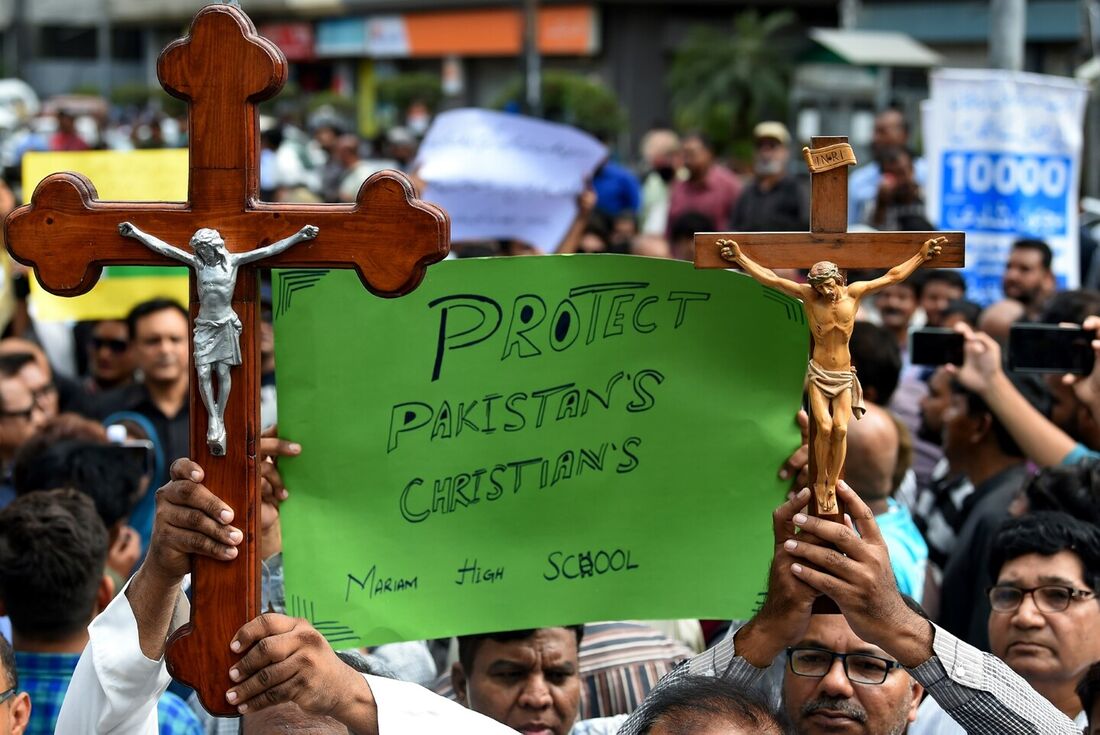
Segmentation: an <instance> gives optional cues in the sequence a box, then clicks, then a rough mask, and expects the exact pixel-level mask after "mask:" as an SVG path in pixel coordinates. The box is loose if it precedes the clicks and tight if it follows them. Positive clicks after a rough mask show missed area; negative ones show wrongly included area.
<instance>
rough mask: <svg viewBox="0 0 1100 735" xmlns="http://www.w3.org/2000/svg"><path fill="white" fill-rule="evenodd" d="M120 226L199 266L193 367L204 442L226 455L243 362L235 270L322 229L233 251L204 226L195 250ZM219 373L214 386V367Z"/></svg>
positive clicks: (155, 247) (145, 242)
mask: <svg viewBox="0 0 1100 735" xmlns="http://www.w3.org/2000/svg"><path fill="white" fill-rule="evenodd" d="M118 231H119V233H120V234H121V235H123V236H125V237H130V238H133V239H135V240H137V241H138V242H140V243H141V244H142V245H145V246H146V247H147V248H149V249H150V250H152V251H153V252H155V253H158V254H160V255H165V256H167V257H169V258H174V259H176V260H178V261H180V262H182V263H185V264H186V265H188V266H190V267H191V268H193V269H194V271H195V283H196V284H197V288H198V292H199V314H198V317H197V318H196V319H195V338H194V348H195V353H194V357H195V370H196V372H197V373H198V376H199V394H200V395H201V396H202V402H203V405H205V406H206V412H207V414H208V415H209V417H210V420H209V422H208V428H207V431H206V443H207V445H208V446H209V447H210V453H211V454H214V455H216V456H219V457H221V456H224V455H225V407H226V404H227V403H229V390H230V388H231V387H232V378H231V376H230V370H231V368H233V367H235V366H237V365H240V364H241V320H240V318H239V317H238V316H237V313H236V312H235V311H233V291H234V290H235V289H236V288H237V271H238V269H239V268H240V267H241V266H242V265H246V264H248V263H253V262H255V261H257V260H262V259H263V258H267V257H271V256H274V255H278V254H279V253H281V252H283V251H284V250H286V249H288V248H290V247H291V246H292V245H297V244H298V243H300V242H304V241H306V240H312V239H313V238H315V237H317V233H318V229H317V228H316V227H314V226H313V225H306V226H305V227H303V228H302V229H301V230H299V231H298V232H296V233H295V234H293V235H291V236H290V237H288V238H286V239H285V240H280V241H279V242H277V243H274V244H272V245H268V246H267V247H263V248H257V249H255V250H250V251H248V252H245V253H230V252H229V251H228V250H227V249H226V247H225V241H224V240H223V239H222V236H221V235H220V234H219V233H218V231H217V230H211V229H209V228H203V229H201V230H199V231H197V232H196V233H195V234H194V236H192V238H191V249H192V250H193V251H194V255H192V254H191V253H187V252H184V251H183V250H180V249H179V248H177V247H173V246H172V245H169V244H168V243H166V242H164V241H163V240H159V239H157V238H156V237H153V236H152V235H149V234H147V233H145V232H142V231H141V230H139V229H138V228H137V227H135V226H134V225H132V224H131V223H129V222H123V223H122V224H120V225H119V226H118ZM215 372H216V373H217V375H218V391H217V393H216V394H215V391H214V379H213V373H215Z"/></svg>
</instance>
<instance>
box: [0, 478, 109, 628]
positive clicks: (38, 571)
mask: <svg viewBox="0 0 1100 735" xmlns="http://www.w3.org/2000/svg"><path fill="white" fill-rule="evenodd" d="M106 561H107V529H106V528H105V527H104V525H103V521H101V520H100V519H99V516H98V515H97V514H96V510H95V504H94V503H92V499H91V498H89V497H88V496H87V495H84V494H83V493H79V492H77V491H76V490H43V491H39V492H34V493H31V494H29V495H24V496H22V497H20V498H16V499H15V500H14V501H12V503H11V505H9V506H8V507H7V508H4V510H2V511H0V599H3V601H4V605H5V607H6V608H7V612H8V616H9V617H10V618H11V625H12V629H13V630H14V631H15V632H16V634H17V635H22V636H27V637H28V638H34V639H37V640H41V641H60V640H62V639H64V638H66V637H68V636H71V635H73V634H75V633H78V632H79V631H81V630H83V629H84V628H85V627H86V626H87V625H88V623H89V622H90V621H91V619H92V613H93V612H94V611H95V601H96V593H97V592H98V590H99V584H100V580H101V579H102V577H103V567H104V564H105V563H106Z"/></svg>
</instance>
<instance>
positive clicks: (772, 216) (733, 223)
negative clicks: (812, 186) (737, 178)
mask: <svg viewBox="0 0 1100 735" xmlns="http://www.w3.org/2000/svg"><path fill="white" fill-rule="evenodd" d="M752 137H753V142H754V145H755V148H754V153H753V157H752V168H753V173H754V174H755V175H754V177H753V180H752V184H750V185H749V186H748V187H746V188H745V190H744V192H742V194H741V197H740V198H739V199H738V200H737V204H735V205H734V207H733V212H731V213H730V228H731V229H733V230H736V231H738V232H794V231H799V230H808V229H809V227H810V201H809V197H807V196H806V191H805V189H804V188H803V187H802V186H801V185H800V184H799V183H798V181H797V180H796V179H795V178H794V177H793V176H791V175H790V174H789V173H788V168H789V167H788V164H789V163H790V160H791V148H790V144H791V134H790V133H789V132H787V126H786V125H784V124H783V123H781V122H774V121H769V122H762V123H760V124H759V125H757V126H756V127H755V128H754V129H753V133H752Z"/></svg>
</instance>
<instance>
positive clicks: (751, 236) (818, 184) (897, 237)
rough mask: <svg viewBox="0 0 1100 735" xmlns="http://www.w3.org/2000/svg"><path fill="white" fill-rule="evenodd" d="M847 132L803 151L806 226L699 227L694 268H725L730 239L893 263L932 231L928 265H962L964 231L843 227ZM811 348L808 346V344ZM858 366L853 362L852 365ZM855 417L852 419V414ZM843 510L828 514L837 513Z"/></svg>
mask: <svg viewBox="0 0 1100 735" xmlns="http://www.w3.org/2000/svg"><path fill="white" fill-rule="evenodd" d="M847 142H848V138H847V137H846V136H819V137H815V138H813V139H812V141H811V145H812V151H811V152H806V157H807V164H809V163H810V160H809V159H810V157H811V156H813V158H814V162H815V164H816V165H817V166H819V167H829V166H832V168H828V170H823V171H813V168H811V171H813V173H812V176H811V198H810V204H811V207H810V231H809V232H746V233H728V232H700V233H696V235H695V267H696V268H729V267H731V265H732V264H731V263H730V262H729V261H728V260H725V259H724V258H723V257H722V256H721V255H720V253H719V250H720V247H719V245H718V241H719V240H735V241H737V243H738V245H740V247H741V250H742V251H743V252H744V253H745V254H746V255H747V256H748V257H749V258H750V259H752V260H754V261H756V262H757V263H759V264H760V265H762V266H764V267H766V268H772V269H775V268H809V267H810V266H811V265H813V264H814V263H816V262H819V261H822V260H829V261H832V262H834V263H836V264H837V265H838V266H840V268H842V269H848V268H892V267H894V266H896V265H898V264H900V263H902V262H904V261H906V260H908V259H909V258H911V257H913V256H914V255H915V254H916V253H917V252H918V251H919V250H920V248H921V245H922V244H923V243H924V242H925V241H926V240H928V239H929V238H933V237H944V238H946V242H944V243H943V250H942V252H941V253H940V254H939V255H938V256H937V257H936V258H935V259H933V260H931V261H929V263H928V265H929V266H931V267H934V268H961V267H962V266H963V259H964V251H965V237H964V235H963V233H961V232H848V165H850V164H853V163H855V159H854V158H848V157H847V156H848V155H850V149H847V146H846V145H845V144H846V143H847ZM811 352H812V346H811ZM857 367H858V366H857ZM810 419H811V420H810V446H811V447H813V444H814V421H813V416H811V417H810ZM853 420H854V419H853ZM814 454H815V453H814V452H813V451H811V452H810V477H811V478H814V477H815V476H816V467H815V465H816V458H815V456H814ZM810 512H811V513H813V514H815V515H820V514H819V513H818V509H817V502H816V498H814V497H813V496H811V501H810ZM843 513H844V509H843V507H841V508H840V509H839V513H837V514H830V516H829V517H833V518H839V517H842V516H843Z"/></svg>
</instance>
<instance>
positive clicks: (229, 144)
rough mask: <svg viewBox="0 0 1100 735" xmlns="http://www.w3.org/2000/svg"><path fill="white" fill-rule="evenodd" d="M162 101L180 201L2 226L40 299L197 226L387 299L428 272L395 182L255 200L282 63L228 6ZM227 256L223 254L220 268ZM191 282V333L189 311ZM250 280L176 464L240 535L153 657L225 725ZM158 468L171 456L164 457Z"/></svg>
mask: <svg viewBox="0 0 1100 735" xmlns="http://www.w3.org/2000/svg"><path fill="white" fill-rule="evenodd" d="M157 73H158V76H159V77H160V81H161V84H162V85H163V86H164V88H165V89H166V90H167V91H168V93H169V94H171V95H173V96H175V97H179V98H180V99H183V100H185V101H187V102H188V103H189V104H190V120H189V135H190V138H189V140H190V179H189V186H188V201H186V202H178V203H127V202H103V201H99V200H98V199H97V195H96V190H95V187H94V186H93V185H92V183H91V182H90V181H88V180H87V179H86V178H84V177H83V176H81V175H79V174H72V173H61V174H54V175H52V176H49V177H48V178H46V179H45V180H44V181H42V183H41V184H39V186H38V187H37V188H36V189H35V191H34V196H33V198H32V200H31V202H30V203H29V204H28V205H26V206H24V207H21V208H20V209H18V210H16V211H15V212H13V213H12V214H11V215H10V216H9V217H8V219H7V221H6V222H5V224H4V231H5V235H6V238H7V244H8V249H9V250H10V251H11V254H12V256H13V257H14V258H15V259H16V260H18V261H19V262H21V263H24V264H26V265H28V266H32V267H33V268H34V270H35V273H36V275H37V277H38V280H39V282H40V283H41V284H42V286H43V288H45V289H46V290H48V291H50V292H52V293H55V294H58V295H61V296H76V295H78V294H82V293H85V292H86V291H88V290H89V289H90V288H91V287H92V286H93V285H95V282H96V280H97V279H98V278H99V275H100V272H101V270H102V268H103V266H105V265H166V264H176V261H174V260H170V259H169V258H167V257H165V256H163V255H158V254H155V253H154V252H152V251H151V250H149V249H147V248H146V247H143V246H142V245H140V244H138V243H136V242H134V241H133V240H131V239H127V238H125V237H123V236H122V234H120V232H119V225H120V224H121V223H123V222H124V221H129V222H132V223H133V224H134V225H135V226H136V227H137V228H140V229H141V230H144V231H146V232H148V233H150V234H151V235H153V236H155V237H157V238H159V239H161V240H163V241H167V242H168V243H171V244H173V245H175V246H176V247H177V248H180V249H181V250H182V251H183V252H184V253H185V254H188V255H189V256H190V250H189V249H188V248H187V246H186V243H188V242H189V241H190V240H191V237H192V234H193V233H195V232H196V231H197V230H199V229H202V228H213V229H216V230H218V231H219V232H220V233H221V235H222V237H223V238H224V242H225V244H226V246H227V248H228V250H229V252H230V253H233V254H234V255H239V254H242V253H247V252H249V251H252V250H253V249H255V248H258V247H263V246H268V245H271V244H273V243H276V242H277V241H279V240H283V239H285V238H287V237H288V236H291V235H293V234H294V233H295V232H297V231H299V230H300V229H301V228H303V227H305V226H307V225H313V226H315V227H317V228H318V230H319V234H318V235H317V236H316V239H313V240H311V241H308V242H304V241H303V242H300V243H298V244H296V245H295V246H294V247H292V248H290V249H289V250H287V251H286V252H284V253H282V254H279V255H275V256H274V257H271V258H269V259H267V260H265V261H263V262H262V263H261V264H262V265H264V266H270V267H292V268H354V269H356V270H357V271H358V272H359V277H360V279H361V280H362V282H363V285H364V286H366V288H367V289H369V290H370V291H371V292H373V293H375V294H377V295H380V296H391V297H392V296H401V295H403V294H406V293H408V292H409V291H411V290H413V289H414V288H416V286H417V285H418V284H419V283H420V281H421V279H422V278H423V277H424V273H425V269H426V267H427V266H428V265H430V264H431V263H435V262H437V261H439V260H442V259H443V258H444V257H445V256H446V254H447V250H448V247H449V239H450V228H449V222H448V219H447V216H446V214H445V213H444V212H443V211H442V210H441V209H439V208H438V207H435V206H433V205H431V204H428V203H425V202H421V201H420V200H419V199H418V198H417V193H416V190H415V189H414V188H413V186H412V184H411V183H410V182H409V180H408V179H407V178H406V177H405V176H404V175H402V174H400V173H397V172H383V173H379V174H375V175H374V176H372V177H371V178H370V179H368V180H367V181H366V182H365V183H364V184H363V186H362V188H360V190H359V196H358V198H357V200H356V202H355V204H353V205H275V204H267V203H263V202H260V201H259V199H258V180H259V179H258V175H259V171H258V168H259V167H258V161H259V125H258V118H257V111H256V105H257V104H258V103H259V102H262V101H263V100H266V99H268V98H270V97H273V96H274V95H275V94H276V93H277V92H278V91H279V90H280V89H281V88H282V86H283V84H284V83H285V81H286V75H287V66H286V59H285V58H284V57H283V54H282V53H281V52H280V51H279V49H278V48H277V47H276V46H275V45H274V44H272V43H271V42H269V41H267V40H266V39H264V38H261V37H260V36H258V35H257V33H256V28H255V27H254V26H253V25H252V22H251V21H250V20H249V19H248V16H246V15H245V14H244V13H243V12H242V11H241V10H240V9H239V7H234V6H231V5H209V6H207V7H205V8H203V9H202V10H200V11H199V13H198V14H197V15H196V16H195V19H194V21H193V23H192V26H191V31H190V35H189V36H188V37H187V38H184V39H180V40H178V41H175V42H174V43H172V44H171V45H169V46H168V47H167V48H166V49H165V50H164V53H162V54H161V57H160V59H159V62H158V64H157ZM232 259H233V258H232V257H231V260H232ZM196 294H197V290H196V277H195V273H194V272H192V274H191V320H192V323H194V320H195V318H196V315H197V313H198V307H199V304H198V301H197V297H196ZM259 302H260V299H259V273H258V266H257V265H242V266H241V270H240V276H239V278H238V279H237V285H236V289H235V291H234V292H233V295H232V308H233V309H234V310H235V312H236V313H237V314H238V316H239V317H240V321H241V323H242V325H243V332H242V333H241V337H242V340H241V346H240V353H241V355H240V357H241V365H240V367H239V368H237V369H234V370H233V378H234V379H233V382H234V387H233V390H232V392H231V393H230V394H229V400H228V406H227V407H226V411H225V423H226V428H227V433H228V436H227V443H226V453H225V456H214V454H213V453H212V452H211V451H210V450H209V449H208V445H207V418H208V417H207V413H206V411H205V410H204V409H203V405H202V403H201V401H200V400H199V397H198V395H197V394H198V391H197V390H196V385H195V384H196V382H197V381H196V380H195V379H194V376H192V380H191V397H190V401H191V413H190V416H191V452H192V454H191V457H192V458H193V459H194V460H195V461H197V462H198V463H199V464H200V465H201V466H202V467H203V468H204V469H205V471H206V480H205V483H206V484H207V485H208V486H209V487H210V488H211V489H212V490H213V491H214V492H215V493H216V494H217V495H219V496H220V497H221V498H222V499H223V500H225V502H226V503H228V504H229V505H230V507H232V508H233V509H234V511H235V512H236V514H237V517H236V519H235V525H237V526H238V527H240V528H241V529H242V531H243V532H244V541H243V543H242V544H241V546H240V552H239V554H238V558H237V559H236V560H235V561H233V562H219V561H215V560H211V559H201V558H200V559H196V561H195V563H194V566H193V569H192V584H193V590H194V592H193V596H192V612H191V622H190V623H189V624H188V625H186V626H184V627H183V628H181V629H180V630H179V631H177V632H176V634H175V635H173V637H172V639H171V640H170V641H169V644H168V651H167V657H168V664H169V670H170V671H171V673H172V675H173V676H175V677H176V678H177V679H179V680H180V681H183V682H184V683H186V684H188V685H189V686H191V687H193V688H194V689H195V690H196V691H197V692H198V694H199V697H200V699H201V701H202V703H203V706H204V707H206V709H207V710H209V711H210V712H212V713H214V714H220V715H232V714H235V710H234V708H232V707H230V706H229V705H228V703H227V702H226V700H225V692H226V691H227V690H228V689H229V688H230V686H232V682H231V681H230V679H229V669H230V667H231V664H232V663H233V661H234V660H235V658H236V657H235V656H233V655H232V653H231V652H230V650H229V641H230V640H231V638H232V636H233V634H234V633H235V632H236V631H237V629H238V628H239V627H240V626H241V625H243V624H244V623H245V622H247V621H249V620H251V619H252V618H253V617H255V616H256V615H257V614H259V612H260V610H259V605H260V589H259V585H260V582H259V580H260V571H259V567H260V559H259V538H260V533H259V530H260V529H259V518H260V491H259V470H258V464H257V463H258V461H259V459H258V457H257V451H256V450H257V447H258V445H259V428H260V421H259V393H258V391H259V387H260V386H259V377H260V367H259V366H260V358H259V321H260V304H259ZM173 459H174V458H173Z"/></svg>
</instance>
